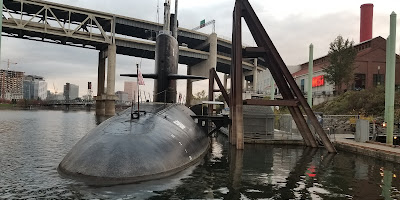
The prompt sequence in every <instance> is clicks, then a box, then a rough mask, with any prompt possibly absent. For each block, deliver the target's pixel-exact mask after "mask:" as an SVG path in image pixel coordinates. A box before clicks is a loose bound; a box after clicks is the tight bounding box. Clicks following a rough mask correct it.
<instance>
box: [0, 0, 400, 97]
mask: <svg viewBox="0 0 400 200" xmlns="http://www.w3.org/2000/svg"><path fill="white" fill-rule="evenodd" d="M52 1H53V2H56V3H62V4H68V5H73V6H79V7H84V8H88V9H93V10H99V11H104V12H109V13H116V14H119V15H124V16H129V17H134V18H140V19H144V20H149V21H154V22H157V19H158V18H157V4H159V5H160V21H162V19H163V18H162V13H163V5H162V4H163V3H164V0H146V1H143V0H140V1H139V0H135V1H126V0H113V1H110V0H52ZM172 1H173V2H174V0H172ZM249 1H250V3H251V4H252V6H253V8H254V9H255V11H256V13H257V15H258V17H259V18H260V20H261V22H262V23H263V25H264V28H265V29H266V31H267V33H268V34H269V36H270V37H271V39H272V41H273V42H274V44H275V46H276V48H277V49H278V51H279V53H280V54H281V56H282V58H283V60H284V61H285V63H286V64H287V65H298V64H301V63H304V62H307V60H308V46H309V44H310V43H313V44H314V57H315V58H317V57H321V56H324V55H326V53H327V51H328V48H329V43H330V42H332V41H333V40H334V39H335V38H336V37H337V36H338V35H342V36H343V37H344V38H349V39H350V40H354V42H355V43H356V44H357V43H359V29H360V27H359V26H360V25H359V24H360V23H359V19H360V5H361V4H364V3H373V4H374V24H373V37H377V36H382V37H383V38H386V37H387V36H388V34H389V15H390V13H391V12H392V11H394V12H396V13H400V1H399V0H379V1H378V0H373V1H362V0H351V1H350V0H336V1H315V0H308V1H294V0H290V1H289V0H280V1H266V0H249ZM233 6H234V0H202V1H193V0H180V1H179V13H178V15H179V17H178V18H179V23H180V25H181V27H184V28H189V29H190V28H194V27H196V26H198V25H199V23H200V21H201V20H202V19H205V20H206V21H208V20H212V19H215V20H216V33H217V34H218V36H219V37H223V38H227V39H229V38H231V34H232V33H231V30H232V11H233ZM398 18H399V17H398ZM397 24H398V25H399V24H400V23H397ZM244 27H245V28H244V30H243V42H244V43H245V44H247V45H254V41H253V40H252V38H251V35H250V33H249V31H248V30H247V27H246V26H244ZM399 30H400V29H399V28H397V33H398V34H397V44H399V40H400V31H399ZM201 31H202V32H204V33H211V28H210V27H206V28H204V29H203V30H201ZM399 48H400V46H399V45H397V46H396V52H397V53H398V52H399ZM1 59H2V60H3V61H5V60H7V59H10V60H11V61H13V62H17V63H18V64H17V65H12V66H11V67H10V68H11V70H17V71H24V72H25V74H34V75H39V76H43V77H44V78H45V79H46V81H47V83H48V89H49V90H51V91H54V87H53V84H54V86H55V88H56V89H58V91H59V92H62V89H63V85H64V84H65V83H66V82H70V83H72V84H77V85H79V87H80V96H82V95H85V94H86V93H87V89H86V88H87V82H88V81H91V82H92V83H93V86H94V94H96V91H97V62H98V52H97V51H95V50H88V49H81V48H76V47H68V46H62V45H55V44H48V43H41V42H34V41H28V40H21V39H15V38H8V37H2V56H1ZM140 61H142V72H143V73H153V72H154V62H153V61H151V60H146V59H140V58H136V57H127V56H122V55H118V56H117V71H116V74H117V77H116V91H118V90H123V82H124V81H129V80H134V79H130V78H126V77H120V76H119V74H121V73H132V72H135V69H134V66H135V63H137V62H140ZM179 67H180V69H179V72H180V73H186V66H184V65H180V66H179ZM2 68H3V69H5V68H6V63H4V62H2ZM399 73H400V72H399ZM145 83H146V86H144V87H143V88H144V89H145V90H146V91H147V92H152V91H153V80H145ZM178 85H179V86H178V92H181V93H183V94H185V93H186V82H185V81H179V83H178ZM202 89H205V90H206V89H207V83H206V82H204V81H203V82H200V83H196V84H195V85H194V90H195V91H194V93H196V92H198V91H201V90H202Z"/></svg>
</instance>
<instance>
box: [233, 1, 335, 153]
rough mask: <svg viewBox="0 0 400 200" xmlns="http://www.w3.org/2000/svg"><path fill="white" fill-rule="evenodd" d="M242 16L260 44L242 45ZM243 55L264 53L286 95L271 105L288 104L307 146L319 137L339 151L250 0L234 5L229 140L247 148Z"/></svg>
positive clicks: (330, 149)
mask: <svg viewBox="0 0 400 200" xmlns="http://www.w3.org/2000/svg"><path fill="white" fill-rule="evenodd" d="M242 17H243V18H244V20H245V22H246V23H247V25H248V28H249V30H250V32H251V34H252V35H253V38H254V40H255V42H256V44H257V47H247V48H245V49H243V48H242ZM244 57H245V58H257V57H261V58H263V59H264V60H265V62H266V64H267V66H268V68H269V70H270V72H271V74H272V76H273V78H274V80H275V82H276V85H277V87H278V88H279V91H280V92H281V94H282V97H283V99H284V101H278V100H277V101H270V103H268V105H285V106H288V108H289V111H290V113H291V115H292V117H293V119H294V121H295V123H296V125H297V127H298V129H299V131H300V133H301V135H302V137H303V139H304V142H305V144H306V146H310V147H318V144H317V140H318V141H321V142H322V143H323V145H324V146H325V148H326V149H327V150H328V151H329V152H330V153H336V149H335V147H334V146H333V144H332V143H331V141H330V140H329V138H328V136H327V134H326V133H325V132H324V130H323V129H322V127H321V125H320V124H319V122H318V120H317V118H316V116H315V115H314V112H313V111H312V109H311V107H310V106H309V105H308V103H307V100H306V99H305V98H304V96H303V93H302V92H301V91H300V89H299V87H298V85H297V84H296V82H295V80H294V79H293V77H292V75H291V73H290V72H289V70H288V68H287V66H286V64H285V63H284V62H283V60H282V58H281V56H280V55H279V53H278V51H277V50H276V48H275V46H274V44H273V43H272V41H271V39H270V38H269V36H268V34H267V32H266V31H265V29H264V27H263V26H262V24H261V22H260V20H259V19H258V17H257V15H256V13H255V12H254V10H253V8H252V7H251V5H250V3H249V1H248V0H236V2H235V9H234V11H233V30H232V66H231V94H230V95H231V96H230V111H231V119H232V125H231V128H230V142H231V143H232V144H235V145H236V148H237V149H244V138H243V100H242V92H243V91H242V90H243V88H242V83H243V80H242V79H243V78H242V75H243V69H242V60H243V58H244ZM271 102H272V103H271ZM248 104H252V105H267V103H265V102H264V103H263V102H259V101H249V102H248ZM301 108H302V109H301ZM302 110H303V111H304V112H305V114H306V115H307V117H308V119H309V121H310V123H311V125H312V126H313V127H314V129H315V131H316V133H317V134H316V135H313V134H312V132H311V130H310V128H309V126H308V125H307V122H306V120H305V118H304V117H303V113H302Z"/></svg>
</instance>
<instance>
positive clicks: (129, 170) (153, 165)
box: [58, 103, 210, 185]
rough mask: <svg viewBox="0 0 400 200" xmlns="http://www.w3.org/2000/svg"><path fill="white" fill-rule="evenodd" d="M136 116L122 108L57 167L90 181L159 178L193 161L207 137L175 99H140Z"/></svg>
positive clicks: (200, 154)
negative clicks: (153, 101) (138, 114)
mask: <svg viewBox="0 0 400 200" xmlns="http://www.w3.org/2000/svg"><path fill="white" fill-rule="evenodd" d="M140 107H141V111H146V113H142V114H141V116H140V118H139V119H131V109H130V108H128V109H127V110H125V111H123V112H121V113H120V114H118V115H117V116H114V117H112V118H110V119H108V120H106V121H104V122H103V123H101V124H100V125H99V126H97V127H96V128H94V129H93V130H91V131H90V132H89V133H88V134H87V135H86V136H84V137H83V138H82V139H81V140H80V141H79V142H78V143H77V144H76V145H75V146H74V147H73V148H72V150H71V151H70V152H69V153H68V154H67V155H66V156H65V158H64V159H63V160H62V161H61V163H60V164H59V166H58V171H59V172H60V174H62V175H64V176H67V177H71V178H74V179H78V180H81V181H85V182H87V183H89V184H91V185H115V184H127V183H135V182H140V181H147V180H153V179H159V178H163V177H166V176H170V175H172V174H175V173H177V172H179V171H181V170H183V169H185V168H187V167H189V166H191V165H194V164H195V163H197V161H198V160H200V159H201V158H202V157H203V156H204V155H205V153H206V152H207V150H208V148H209V144H210V140H209V138H208V137H207V135H206V133H204V131H203V130H202V128H201V127H200V126H198V125H197V124H196V123H195V122H194V120H193V119H192V118H191V116H190V115H194V113H193V112H192V111H191V110H190V109H189V108H187V107H186V106H183V105H179V104H162V103H146V104H141V105H140Z"/></svg>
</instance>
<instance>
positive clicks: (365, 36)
mask: <svg viewBox="0 0 400 200" xmlns="http://www.w3.org/2000/svg"><path fill="white" fill-rule="evenodd" d="M373 18H374V4H372V3H367V4H363V5H361V15H360V42H364V41H366V40H369V39H372V23H373Z"/></svg>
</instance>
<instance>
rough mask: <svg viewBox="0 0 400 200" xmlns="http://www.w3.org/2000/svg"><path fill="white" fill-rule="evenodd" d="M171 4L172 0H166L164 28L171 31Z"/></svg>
mask: <svg viewBox="0 0 400 200" xmlns="http://www.w3.org/2000/svg"><path fill="white" fill-rule="evenodd" d="M170 6H171V0H165V3H164V28H163V30H165V31H168V32H169V31H170V29H169V28H170V23H171V20H170V18H171V11H170Z"/></svg>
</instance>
